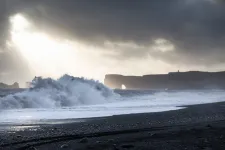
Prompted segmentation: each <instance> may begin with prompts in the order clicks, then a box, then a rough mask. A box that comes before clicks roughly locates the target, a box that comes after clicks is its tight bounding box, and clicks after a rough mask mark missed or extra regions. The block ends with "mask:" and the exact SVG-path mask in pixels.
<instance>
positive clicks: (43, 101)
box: [0, 75, 116, 109]
mask: <svg viewBox="0 0 225 150" xmlns="http://www.w3.org/2000/svg"><path fill="white" fill-rule="evenodd" d="M114 96H116V94H115V93H114V92H113V90H111V89H109V88H108V87H106V86H104V85H103V84H102V83H100V82H98V81H95V80H88V79H84V78H77V77H73V76H69V75H64V76H62V77H61V78H59V79H58V80H53V79H51V78H42V77H35V78H34V79H33V80H32V82H31V87H30V88H29V89H27V90H25V91H23V92H20V93H16V94H11V95H8V96H6V97H3V98H0V109H17V108H55V107H73V106H77V105H91V104H100V103H106V102H111V101H113V99H114V98H113V97H114Z"/></svg>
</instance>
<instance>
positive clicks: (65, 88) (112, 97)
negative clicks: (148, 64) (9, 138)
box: [0, 75, 225, 124]
mask: <svg viewBox="0 0 225 150" xmlns="http://www.w3.org/2000/svg"><path fill="white" fill-rule="evenodd" d="M116 93H122V94H121V96H119V95H118V94H116ZM116 93H115V92H114V91H113V90H111V89H109V88H107V87H106V86H104V85H103V84H101V83H99V82H96V81H94V80H86V79H83V78H74V77H71V76H68V75H65V76H63V77H62V78H60V79H58V80H53V79H50V78H48V79H42V78H35V79H34V80H33V81H32V87H31V88H30V89H28V90H25V91H22V92H19V93H16V94H10V95H8V96H6V97H2V98H0V124H1V123H18V122H19V123H26V122H28V123H34V121H37V120H39V121H40V120H45V119H72V118H73V119H75V118H91V117H102V116H112V115H121V114H133V113H145V112H161V111H168V110H176V109H182V108H184V107H185V105H194V104H205V103H215V102H222V101H225V91H223V90H196V91H195V90H193V91H144V92H143V91H126V90H124V91H122V92H118V91H117V92H116ZM177 106H182V107H177Z"/></svg>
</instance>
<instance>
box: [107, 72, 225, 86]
mask: <svg viewBox="0 0 225 150" xmlns="http://www.w3.org/2000/svg"><path fill="white" fill-rule="evenodd" d="M104 84H105V85H106V86H108V87H110V88H113V89H122V86H125V87H126V89H168V90H170V89H225V71H223V72H200V71H189V72H179V71H178V72H170V73H168V74H154V75H144V76H123V75H118V74H108V75H106V76H105V80H104Z"/></svg>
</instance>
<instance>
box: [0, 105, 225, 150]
mask: <svg viewBox="0 0 225 150" xmlns="http://www.w3.org/2000/svg"><path fill="white" fill-rule="evenodd" d="M61 121H63V120H61ZM64 121H65V122H64V123H63V122H61V123H59V122H57V121H56V120H51V121H48V123H47V124H35V125H34V124H33V125H32V124H31V125H28V124H26V125H10V126H6V125H0V149H4V150H7V149H33V150H34V149H53V150H54V149H76V150H77V149H78V150H83V149H96V150H99V149H105V150H106V149H107V150H110V149H112V150H116V149H137V150H141V149H153V150H154V149H157V150H182V149H187V150H189V149H191V150H192V149H193V150H194V149H205V150H210V149H216V150H217V149H221V150H224V149H225V102H221V103H213V104H202V105H193V106H187V108H185V109H181V110H174V111H168V112H159V113H144V114H130V115H120V116H111V117H102V118H92V119H79V120H72V119H69V120H64ZM49 123H51V124H49ZM54 123H57V124H54Z"/></svg>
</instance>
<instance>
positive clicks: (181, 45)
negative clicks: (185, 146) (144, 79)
mask: <svg viewBox="0 0 225 150" xmlns="http://www.w3.org/2000/svg"><path fill="white" fill-rule="evenodd" d="M224 7H225V6H224V1H223V0H198V1H195V0H171V1H164V0H153V1H149V0H143V1H141V2H137V1H133V0H132V1H130V0H122V1H120V0H115V1H112V0H104V1H103V0H95V1H89V0H76V1H74V0H67V1H66V2H64V1H61V0H54V1H53V0H32V1H28V0H1V2H0V10H1V13H0V14H1V15H0V35H1V36H0V41H1V42H0V43H1V50H0V61H1V62H0V64H1V65H0V80H1V81H2V82H6V83H7V84H13V83H14V82H19V84H20V85H21V87H25V83H26V82H28V81H31V80H32V79H33V78H34V76H44V77H53V78H55V79H57V78H59V77H60V76H62V75H63V74H65V73H67V74H70V75H73V76H79V77H81V76H84V77H87V78H94V79H96V80H100V81H101V82H103V80H104V76H105V74H122V75H134V76H142V75H145V74H162V73H165V74H166V73H168V72H177V71H178V70H180V71H181V72H183V71H190V70H194V71H223V70H224V57H223V56H224V42H223V41H224V29H223V27H224V24H225V19H224V18H225V16H224V15H225V12H224V11H225V9H224Z"/></svg>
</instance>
